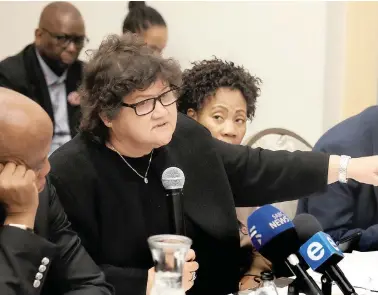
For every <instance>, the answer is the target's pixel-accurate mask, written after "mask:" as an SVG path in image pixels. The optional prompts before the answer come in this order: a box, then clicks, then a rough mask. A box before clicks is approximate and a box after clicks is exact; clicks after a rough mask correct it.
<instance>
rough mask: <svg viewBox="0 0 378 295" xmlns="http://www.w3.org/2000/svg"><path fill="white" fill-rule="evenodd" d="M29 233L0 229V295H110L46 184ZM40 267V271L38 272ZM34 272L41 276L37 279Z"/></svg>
mask: <svg viewBox="0 0 378 295" xmlns="http://www.w3.org/2000/svg"><path fill="white" fill-rule="evenodd" d="M4 220H5V210H4V207H0V221H1V224H3V222H4ZM34 231H35V233H31V232H29V231H25V230H22V229H19V228H15V227H11V226H4V227H1V228H0V274H1V275H0V294H2V295H37V294H41V295H63V294H65V295H111V294H113V289H112V288H111V286H109V285H108V284H106V283H105V278H104V275H103V273H102V272H101V271H100V269H99V268H98V266H97V265H96V264H95V263H94V262H93V260H92V259H91V258H90V257H89V255H88V253H87V252H86V251H85V250H84V248H83V247H82V246H81V242H80V239H79V238H78V236H77V234H76V233H75V232H73V231H72V230H71V229H70V223H69V222H68V221H67V216H66V214H65V213H64V211H63V208H62V206H61V204H60V202H59V200H58V197H57V194H56V192H55V189H54V187H53V186H52V185H51V184H50V182H49V181H48V182H47V184H46V188H45V189H44V190H43V192H41V193H40V197H39V207H38V211H37V216H36V221H35V228H34ZM43 265H44V266H45V267H46V269H45V270H44V271H43V269H40V267H41V266H42V267H43ZM37 273H39V274H42V276H43V277H42V278H40V279H39V280H38V279H37V277H36V275H37ZM36 281H39V282H36ZM38 285H39V286H38Z"/></svg>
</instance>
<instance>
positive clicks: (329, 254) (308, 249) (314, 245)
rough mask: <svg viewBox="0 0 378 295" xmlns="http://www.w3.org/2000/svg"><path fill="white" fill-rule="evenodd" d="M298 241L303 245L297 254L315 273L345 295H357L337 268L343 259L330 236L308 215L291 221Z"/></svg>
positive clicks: (341, 253) (299, 216) (302, 215)
mask: <svg viewBox="0 0 378 295" xmlns="http://www.w3.org/2000/svg"><path fill="white" fill-rule="evenodd" d="M293 222H294V224H295V228H296V230H297V233H298V237H299V240H300V241H301V242H302V243H303V245H302V246H301V247H300V248H299V253H300V254H301V256H302V257H303V258H304V260H305V261H306V263H307V264H308V265H309V266H310V267H311V269H313V270H314V271H316V272H319V273H322V274H325V275H327V276H328V277H329V278H330V279H331V280H333V281H334V282H335V283H336V284H337V285H338V286H339V288H340V290H341V291H342V292H343V294H345V295H357V293H356V291H355V290H354V288H353V286H352V284H351V283H350V282H349V281H348V279H347V278H346V277H345V275H344V273H343V272H342V271H341V269H340V268H339V267H338V266H337V263H338V262H339V261H340V260H342V259H343V258H344V254H343V252H342V251H341V250H340V249H339V248H338V247H337V245H336V243H335V242H334V241H333V240H332V238H331V236H330V235H328V234H326V233H324V232H322V230H323V229H322V226H321V225H320V224H319V222H318V220H317V219H316V218H315V217H314V216H312V215H310V214H300V215H298V216H297V217H296V218H294V220H293Z"/></svg>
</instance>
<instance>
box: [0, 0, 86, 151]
mask: <svg viewBox="0 0 378 295" xmlns="http://www.w3.org/2000/svg"><path fill="white" fill-rule="evenodd" d="M86 41H87V37H86V36H85V26H84V21H83V18H82V16H81V14H80V12H79V11H78V10H77V8H76V7H75V6H73V5H72V4H70V3H68V2H52V3H50V4H48V5H47V6H46V7H45V8H44V10H43V11H42V14H41V16H40V20H39V25H38V28H37V29H36V30H35V39H34V43H33V44H29V45H28V46H26V47H25V48H24V49H23V50H22V51H21V52H20V53H18V54H17V55H14V56H11V57H8V58H6V59H5V60H3V61H2V62H1V63H0V86H3V87H6V88H10V89H13V90H15V91H17V92H19V93H22V94H23V95H25V96H27V97H30V98H31V99H33V100H34V101H36V102H37V103H38V104H39V105H41V106H42V108H43V109H44V110H45V111H46V112H47V113H48V114H49V116H50V118H51V119H52V121H53V123H54V135H53V141H52V145H51V151H50V153H51V152H53V151H54V150H55V149H57V148H58V147H59V146H61V145H62V144H64V143H66V142H67V141H69V140H70V139H71V138H72V137H73V136H74V135H75V134H76V132H77V131H76V127H77V126H78V120H79V116H80V106H79V104H80V100H79V96H78V94H77V92H76V90H77V87H78V85H79V84H80V81H81V77H82V64H83V63H82V62H81V61H79V60H78V56H79V54H80V51H81V50H82V49H83V47H84V45H85V43H86Z"/></svg>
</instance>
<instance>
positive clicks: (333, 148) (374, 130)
mask: <svg viewBox="0 0 378 295" xmlns="http://www.w3.org/2000/svg"><path fill="white" fill-rule="evenodd" d="M314 150H316V151H322V152H326V153H337V154H340V155H349V156H351V157H356V158H357V157H366V156H374V155H377V154H378V106H372V107H369V108H367V109H366V110H364V111H362V112H361V113H359V114H357V115H355V116H353V117H350V118H348V119H346V120H344V121H342V122H341V123H339V124H337V125H336V126H334V127H333V128H331V129H330V130H328V131H327V132H326V133H325V134H324V135H323V136H322V137H321V138H320V139H319V140H318V142H317V143H316V145H315V147H314ZM300 213H310V214H312V215H314V216H315V217H316V218H317V219H318V220H319V222H320V223H321V225H322V227H323V229H324V231H325V232H327V233H328V234H330V235H331V236H332V238H333V239H334V240H335V241H341V240H343V239H346V238H348V237H350V236H352V235H354V234H356V232H359V231H361V232H362V235H361V237H360V239H359V240H358V239H356V240H355V243H352V245H351V247H352V248H351V249H349V250H352V249H354V250H358V251H377V250H378V218H377V216H378V188H377V187H374V186H372V185H369V184H364V183H359V182H356V181H350V182H348V185H342V184H338V183H335V184H332V185H331V186H329V187H328V189H327V191H325V192H323V193H318V194H316V195H313V196H310V197H308V198H305V199H302V200H300V201H299V202H298V208H297V214H300Z"/></svg>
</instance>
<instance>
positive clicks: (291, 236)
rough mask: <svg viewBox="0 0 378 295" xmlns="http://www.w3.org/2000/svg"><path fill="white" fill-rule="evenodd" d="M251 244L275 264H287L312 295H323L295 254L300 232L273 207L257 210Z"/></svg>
mask: <svg viewBox="0 0 378 295" xmlns="http://www.w3.org/2000/svg"><path fill="white" fill-rule="evenodd" d="M247 224H248V232H249V235H250V238H251V242H252V245H253V246H254V247H255V249H256V250H257V251H258V252H260V253H261V254H262V255H263V256H264V257H265V258H267V259H268V260H270V261H271V262H272V263H273V265H274V264H277V263H278V264H280V263H282V262H283V261H285V263H286V265H287V266H288V268H289V269H290V270H291V271H292V273H293V274H294V275H295V276H296V277H297V278H298V279H299V280H301V281H303V282H304V283H305V284H306V285H307V290H308V292H309V293H310V294H312V295H319V294H322V291H321V290H320V288H319V286H318V285H317V284H316V283H315V281H314V280H313V279H312V277H311V276H310V275H309V274H308V273H307V272H306V270H305V269H304V268H303V267H302V266H301V265H300V263H299V262H300V261H299V258H298V256H297V255H296V254H295V253H296V252H297V251H298V249H299V246H300V243H299V238H298V235H297V232H296V230H295V228H294V224H293V223H292V222H291V220H290V219H289V218H288V217H287V216H286V215H285V214H284V213H283V212H281V211H280V210H278V209H277V208H276V207H274V206H272V205H265V206H262V207H260V208H258V209H257V210H256V211H254V212H253V213H252V214H251V215H250V216H249V217H248V220H247Z"/></svg>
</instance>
